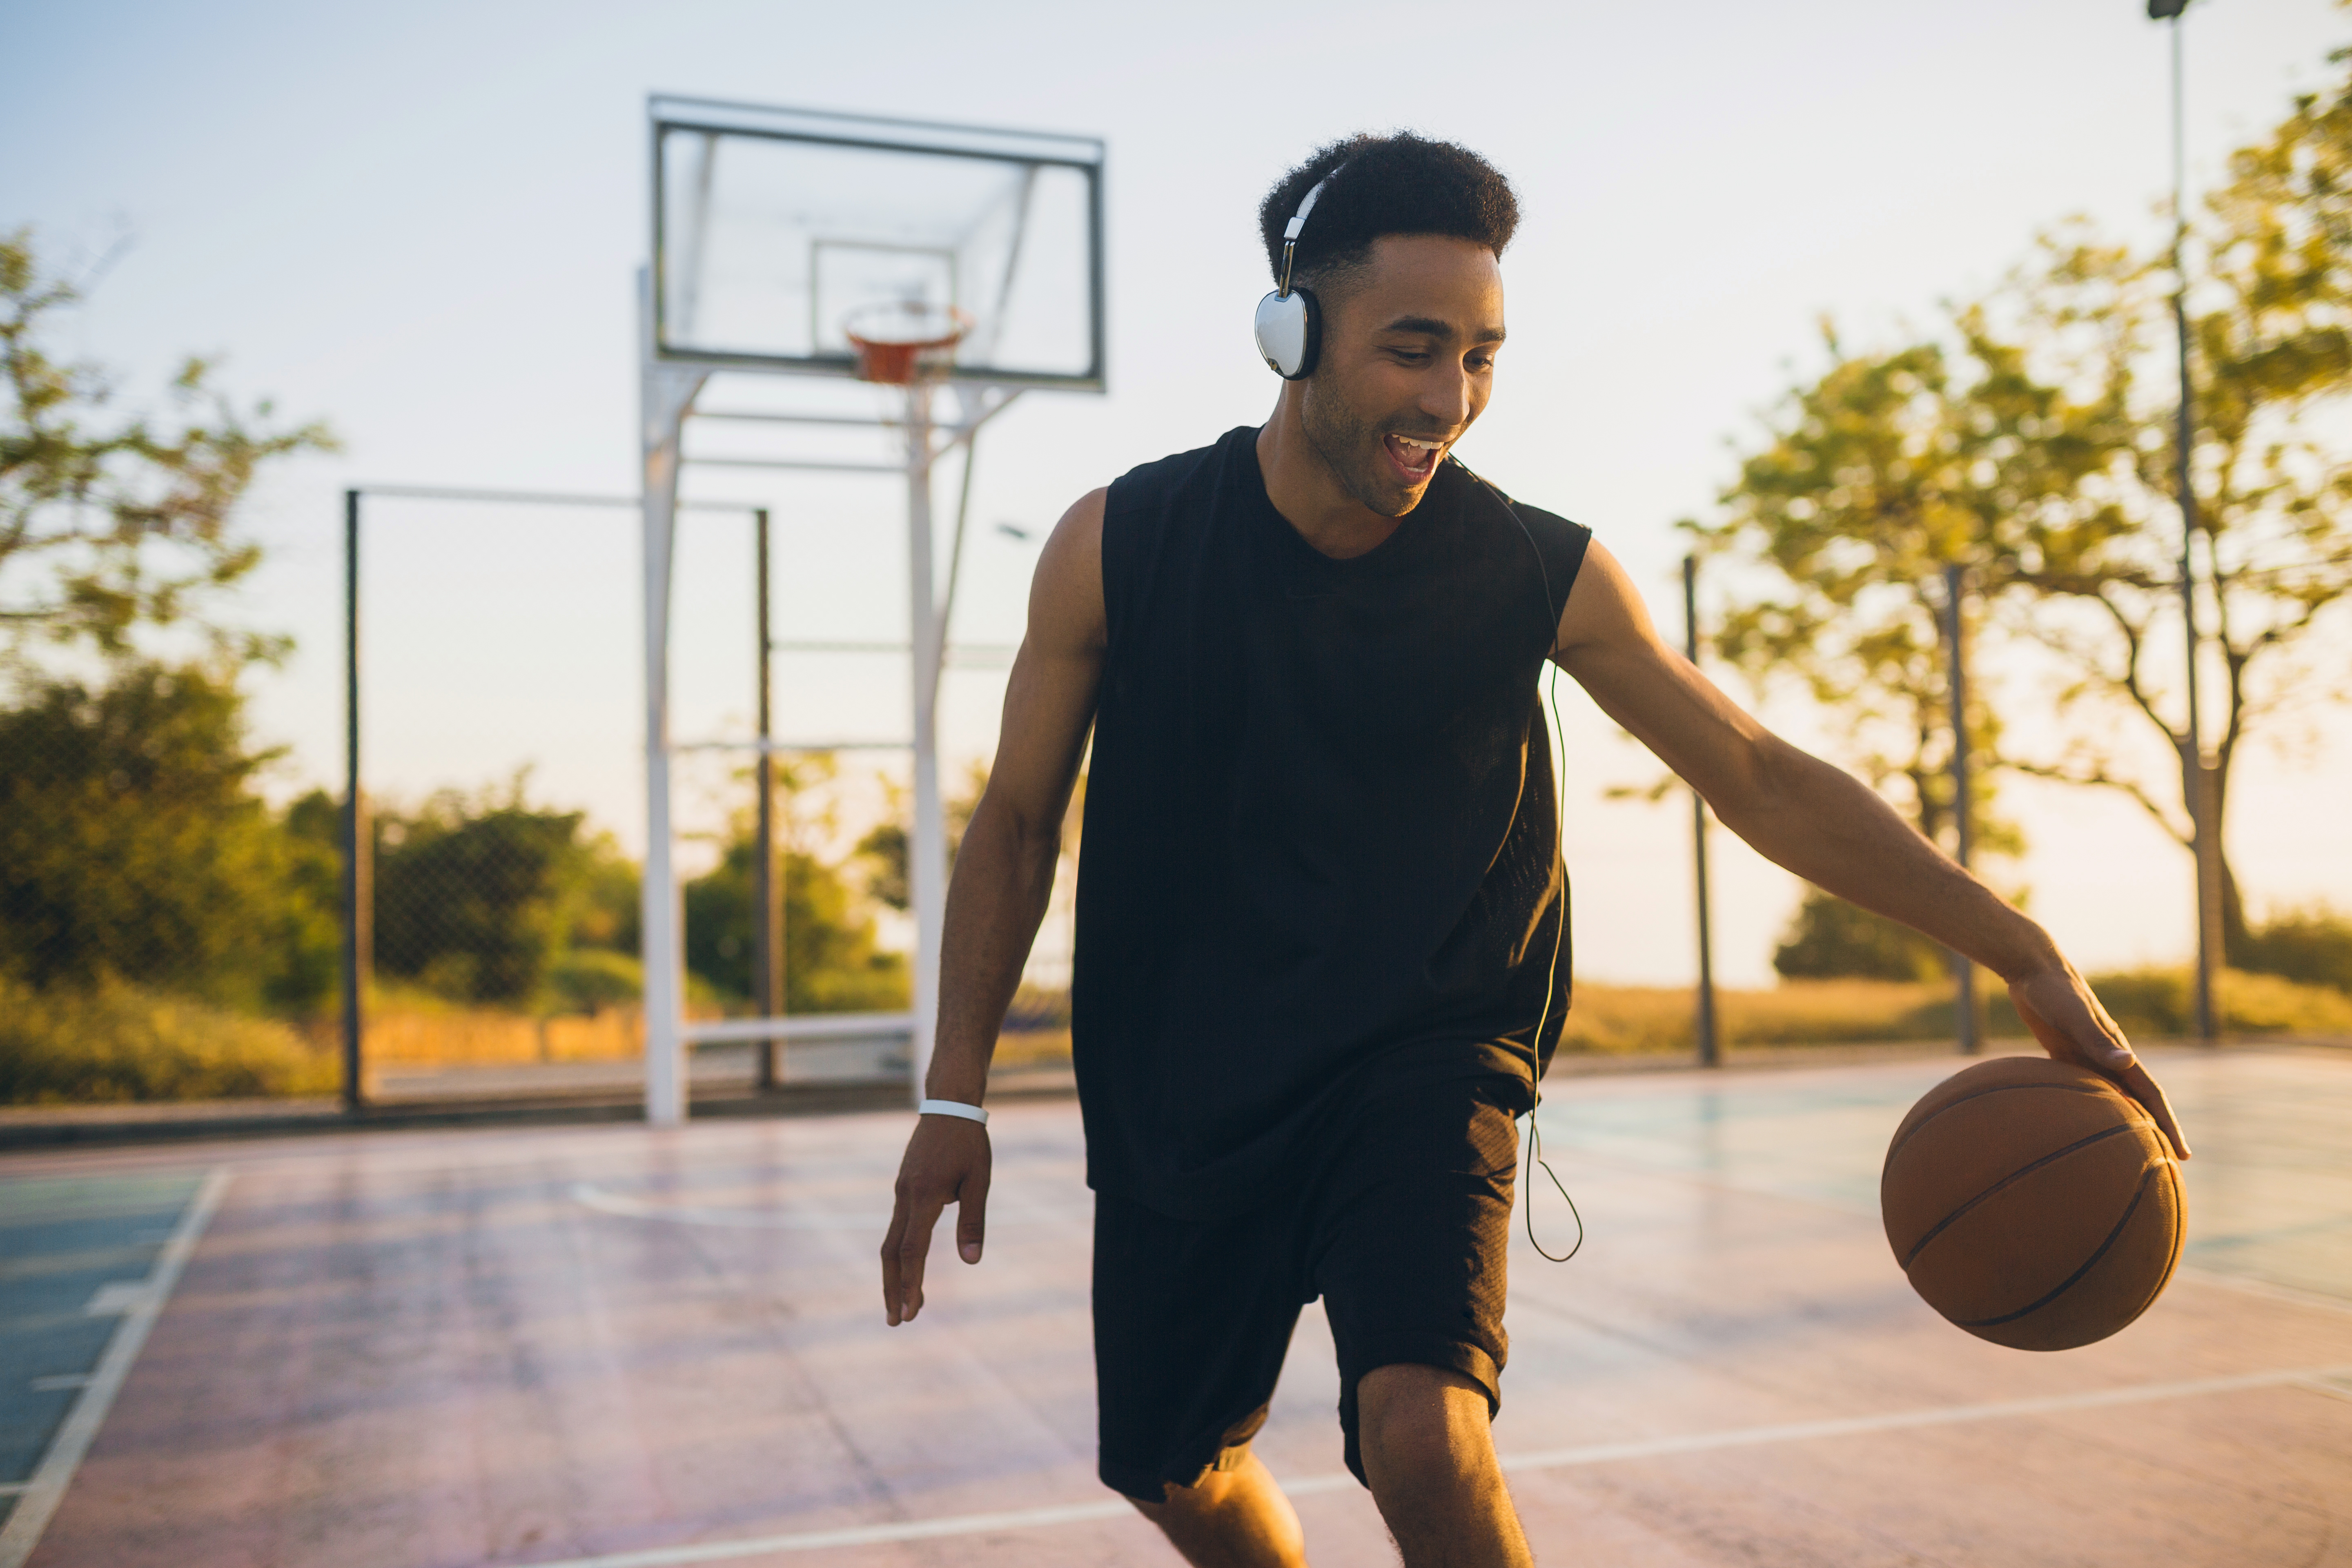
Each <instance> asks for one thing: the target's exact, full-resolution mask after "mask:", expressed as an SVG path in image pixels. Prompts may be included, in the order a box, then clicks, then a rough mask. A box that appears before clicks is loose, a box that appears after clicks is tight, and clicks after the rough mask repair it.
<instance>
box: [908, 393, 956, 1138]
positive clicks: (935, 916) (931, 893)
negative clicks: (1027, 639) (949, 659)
mask: <svg viewBox="0 0 2352 1568" xmlns="http://www.w3.org/2000/svg"><path fill="white" fill-rule="evenodd" d="M931 458H932V455H931V390H930V388H929V386H928V385H926V384H923V383H922V382H920V381H917V382H915V383H913V384H910V385H908V388H907V615H908V640H909V641H910V642H912V643H913V645H914V647H913V650H912V651H913V653H914V656H915V657H914V658H913V660H912V661H911V662H912V665H913V669H912V671H911V675H912V682H911V684H912V686H913V688H914V690H913V698H914V715H913V717H914V743H915V820H914V824H913V831H911V832H910V833H909V834H908V836H907V839H908V842H907V893H908V903H909V904H910V905H911V906H912V907H913V909H914V912H915V996H914V1003H915V1028H914V1037H913V1040H912V1042H911V1048H910V1049H909V1050H908V1052H907V1068H908V1076H909V1079H910V1082H909V1085H908V1087H909V1089H910V1090H911V1091H912V1098H913V1099H914V1100H916V1101H918V1102H919V1101H920V1100H922V1098H923V1079H924V1078H925V1076H926V1075H927V1074H929V1071H930V1069H931V1046H932V1042H933V1039H934V1038H935V1037H936V1033H937V1030H938V1026H939V1012H940V938H941V936H942V934H943V932H944V931H945V929H946V915H947V892H948V844H947V823H946V820H945V817H944V816H943V815H942V812H941V806H940V735H939V701H940V647H941V646H942V645H943V643H944V642H945V640H946V638H945V636H944V633H945V629H946V628H945V627H944V626H941V625H940V610H939V601H938V598H937V597H936V595H934V593H933V590H932V584H931Z"/></svg>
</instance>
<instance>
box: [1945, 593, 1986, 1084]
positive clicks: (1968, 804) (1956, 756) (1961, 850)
mask: <svg viewBox="0 0 2352 1568" xmlns="http://www.w3.org/2000/svg"><path fill="white" fill-rule="evenodd" d="M1968 585H1969V569H1968V568H1967V567H1965V566H1947V567H1945V568H1944V649H1945V655H1946V657H1947V658H1948V660H1949V663H1950V668H1951V679H1950V680H1949V681H1948V683H1947V684H1948V687H1949V689H1950V691H1951V698H1952V822H1953V837H1952V849H1953V855H1952V858H1954V859H1955V860H1958V862H1959V863H1960V868H1961V869H1962V870H1966V869H1968V865H1969V848H1970V842H1969V841H1970V837H1971V834H1970V831H1969V830H1970V826H1971V822H1972V818H1973V816H1974V815H1975V811H1976V805H1975V797H1974V795H1973V794H1972V792H1971V790H1970V787H1969V665H1968V656H1967V651H1966V645H1965V644H1964V643H1963V642H1962V640H1961V627H1962V626H1963V624H1964V623H1963V617H1962V614H1961V611H1962V607H1963V605H1964V604H1965V603H1966V595H1967V593H1968ZM1952 1014H1953V1017H1954V1019H1955V1020H1956V1021H1957V1025H1958V1033H1959V1042H1960V1052H1961V1054H1962V1055H1964V1056H1971V1057H1972V1056H1975V1055H1977V1054H1978V1053H1979V1052H1980V1051H1982V1050H1983V1049H1984V1041H1983V1039H1982V1038H1981V1037H1980V1036H1979V1033H1978V1030H1977V966H1976V965H1975V964H1973V963H1969V960H1968V955H1967V954H1965V953H1962V952H1954V953H1953V954H1952Z"/></svg>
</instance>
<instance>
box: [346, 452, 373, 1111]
mask: <svg viewBox="0 0 2352 1568" xmlns="http://www.w3.org/2000/svg"><path fill="white" fill-rule="evenodd" d="M368 840H369V834H368V831H367V824H366V821H365V809H364V807H363V806H362V804H361V800H360V492H359V491H358V490H356V489H348V490H345V491H344V492H343V845H342V848H343V952H342V971H343V974H342V981H343V1009H342V1010H343V1020H342V1023H343V1028H342V1035H343V1110H345V1111H346V1112H349V1113H353V1114H356V1113H357V1112H358V1110H359V1109H360V1106H361V1103H362V1099H363V1094H362V1088H361V1083H360V1037H361V1031H362V1025H363V1019H362V1006H363V998H362V986H363V984H364V980H365V960H366V956H367V952H366V950H367V948H368V947H369V945H370V942H369V941H368V939H369V937H370V936H371V935H372V934H373V933H372V932H370V931H368V929H367V926H368V915H369V913H370V912H371V911H370V910H369V908H368V905H369V903H370V902H371V901H372V900H370V898H369V891H370V889H369V887H368V882H369V878H368V875H367V864H366V862H367V853H368V850H369V848H370V845H369V842H368Z"/></svg>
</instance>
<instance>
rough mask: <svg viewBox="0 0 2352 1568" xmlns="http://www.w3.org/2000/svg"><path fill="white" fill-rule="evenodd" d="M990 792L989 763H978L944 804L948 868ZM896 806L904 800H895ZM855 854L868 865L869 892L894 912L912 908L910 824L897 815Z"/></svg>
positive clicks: (859, 845) (877, 828) (871, 832)
mask: <svg viewBox="0 0 2352 1568" xmlns="http://www.w3.org/2000/svg"><path fill="white" fill-rule="evenodd" d="M987 793H988V764H987V763H982V762H975V763H972V764H971V766H970V767H968V768H966V769H965V770H964V775H963V788H961V789H960V790H958V791H957V792H956V793H955V794H953V795H950V796H949V797H948V798H947V800H946V801H945V802H944V803H942V804H943V805H945V807H946V813H945V815H946V816H947V828H948V869H949V870H950V871H953V870H954V869H955V858H956V851H957V850H959V849H961V848H962V847H963V830H964V829H965V828H967V827H969V826H971V814H972V813H973V812H975V811H977V810H979V809H980V797H981V796H982V795H985V794H987ZM893 804H894V805H904V802H903V800H900V799H898V798H897V797H895V796H894V797H893ZM855 853H856V855H857V856H858V857H859V858H861V859H863V860H865V861H866V867H867V869H866V892H867V893H868V894H869V895H870V896H871V897H873V898H874V899H876V900H878V901H880V902H882V903H885V904H887V905H889V906H890V907H891V908H892V909H894V910H904V909H907V908H908V907H909V903H910V898H909V895H908V891H907V825H906V824H905V823H904V822H902V821H899V820H898V818H897V817H895V816H893V817H892V818H891V819H890V820H889V821H887V822H880V823H877V824H875V826H873V827H872V828H870V829H868V830H867V832H866V837H863V838H861V839H859V840H858V841H857V848H856V851H855Z"/></svg>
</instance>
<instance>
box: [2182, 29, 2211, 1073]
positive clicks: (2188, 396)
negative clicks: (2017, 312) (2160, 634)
mask: <svg viewBox="0 0 2352 1568" xmlns="http://www.w3.org/2000/svg"><path fill="white" fill-rule="evenodd" d="M2183 8H2184V9H2185V7H2183ZM2182 97H2183V92H2182V86H2181V49H2180V12H2179V11H2175V12H2174V13H2173V14H2172V216H2173V227H2172V273H2173V278H2174V280H2175V281H2174V288H2173V293H2172V321H2173V327H2174V329H2175V331H2176V334H2177V336H2178V338H2179V349H2180V416H2179V428H2178V430H2177V431H2176V432H2175V436H2174V440H2173V446H2174V448H2175V452H2174V456H2175V458H2176V459H2177V462H2178V470H2177V479H2176V480H2175V483H2176V485H2177V487H2178V489H2179V496H2180V620H2181V626H2182V628H2183V630H2184V631H2185V633H2186V635H2187V640H2188V645H2189V654H2188V677H2189V725H2188V729H2187V731H2185V732H2184V733H2183V734H2182V736H2181V740H2180V779H2181V794H2182V795H2185V796H2186V797H2187V804H2188V806H2189V842H2190V845H2191V846H2192V847H2193V849H2194V851H2195V856H2196V865H2197V1037H2198V1038H2199V1039H2200V1040H2201V1041H2203V1042H2204V1043H2205V1044H2207V1045H2209V1046H2210V1045H2211V1044H2213V1043H2214V1042H2215V1041H2216V1040H2217V1039H2219V1038H2220V1037H2221V1030H2220V1028H2219V1026H2218V1020H2217V1018H2216V1016H2215V1010H2214V1005H2213V972H2214V969H2215V967H2216V966H2217V965H2218V963H2220V961H2221V824H2220V823H2219V822H2217V821H2215V820H2214V818H2215V816H2216V815H2217V814H2216V813H2215V812H2214V811H2213V809H2212V807H2213V800H2212V795H2213V791H2212V788H2211V785H2210V783H2209V781H2208V780H2207V778H2206V772H2207V769H2206V765H2205V742H2204V739H2203V736H2204V727H2203V725H2202V723H2201V721H2200V714H2199V712H2198V700H2197V656H2198V653H2199V650H2200V645H2201V643H2202V640H2203V639H2202V638H2201V637H2200V636H2199V633H2198V629H2197V563H2196V552H2195V550H2194V545H2195V543H2196V540H2197V490H2196V487H2195V484H2194V482H2193V479H2192V478H2191V474H2190V462H2189V458H2190V448H2191V445H2192V443H2193V441H2194V439H2195V437H2196V429H2197V424H2196V415H2195V404H2194V396H2193V385H2194V384H2193V383H2192V382H2191V381H2190V379H2189V268H2188V256H2187V249H2188V240H2189V205H2188V190H2189V150H2188V132H2187V130H2186V128H2185V115H2184V111H2183V108H2182Z"/></svg>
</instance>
